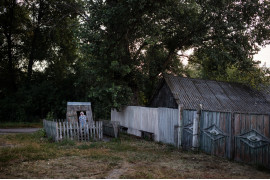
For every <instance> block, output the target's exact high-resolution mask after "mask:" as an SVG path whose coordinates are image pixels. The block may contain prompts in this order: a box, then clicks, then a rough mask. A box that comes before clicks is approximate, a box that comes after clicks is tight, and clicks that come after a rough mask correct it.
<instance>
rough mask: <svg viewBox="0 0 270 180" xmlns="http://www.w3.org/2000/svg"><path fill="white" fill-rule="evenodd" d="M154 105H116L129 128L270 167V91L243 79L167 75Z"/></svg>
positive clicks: (116, 114)
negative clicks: (256, 88)
mask: <svg viewBox="0 0 270 180" xmlns="http://www.w3.org/2000/svg"><path fill="white" fill-rule="evenodd" d="M149 106H150V107H138V106H137V107H136V106H128V107H125V108H123V110H122V111H120V112H117V111H115V110H112V114H111V119H112V120H113V121H119V122H120V125H121V126H122V128H123V129H125V130H126V131H127V133H130V134H134V135H137V136H144V135H145V134H149V135H151V136H153V139H154V140H155V141H159V142H163V143H169V144H174V145H175V146H177V147H180V146H181V147H182V148H184V149H195V150H198V149H200V150H202V151H204V152H206V153H209V154H213V155H217V156H222V157H226V158H229V159H234V160H236V161H241V162H247V163H253V164H260V165H264V166H266V167H268V168H270V122H269V114H270V95H269V92H267V90H263V91H258V90H254V89H251V88H249V87H247V86H244V85H241V84H238V83H227V82H218V81H212V80H202V79H192V78H185V77H177V76H172V75H165V76H164V78H163V80H162V81H161V83H160V85H159V86H158V88H157V89H156V91H155V93H154V94H153V97H152V99H151V101H150V105H149Z"/></svg>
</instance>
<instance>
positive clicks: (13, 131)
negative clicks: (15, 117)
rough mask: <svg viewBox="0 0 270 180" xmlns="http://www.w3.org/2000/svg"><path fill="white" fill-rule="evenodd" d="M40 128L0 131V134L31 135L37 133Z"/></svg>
mask: <svg viewBox="0 0 270 180" xmlns="http://www.w3.org/2000/svg"><path fill="white" fill-rule="evenodd" d="M39 129H40V128H16V129H15V128H12V129H0V134H9V133H33V132H36V131H38V130H39Z"/></svg>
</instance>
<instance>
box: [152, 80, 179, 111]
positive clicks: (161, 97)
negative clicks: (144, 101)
mask: <svg viewBox="0 0 270 180" xmlns="http://www.w3.org/2000/svg"><path fill="white" fill-rule="evenodd" d="M149 106H150V107H167V108H176V109H177V108H178V105H177V103H176V100H175V98H174V96H173V94H172V92H171V90H170V88H169V86H168V85H167V83H163V85H162V86H161V88H160V90H159V91H158V92H157V93H156V94H155V95H154V97H153V98H152V100H151V103H150V105H149Z"/></svg>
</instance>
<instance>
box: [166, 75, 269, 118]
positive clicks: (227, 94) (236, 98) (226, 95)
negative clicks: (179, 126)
mask: <svg viewBox="0 0 270 180" xmlns="http://www.w3.org/2000/svg"><path fill="white" fill-rule="evenodd" d="M164 79H165V82H166V83H167V84H168V86H169V88H170V90H171V91H172V94H173V96H174V98H175V99H176V102H177V103H178V104H183V106H184V108H185V109H197V108H198V106H199V104H202V105H203V109H205V110H210V111H235V112H250V113H251V112H253V113H263V114H268V113H270V101H269V100H270V89H267V90H264V91H257V90H254V89H251V88H249V87H247V86H244V85H241V84H238V83H227V82H218V81H212V80H203V79H193V78H186V77H178V76H172V75H164Z"/></svg>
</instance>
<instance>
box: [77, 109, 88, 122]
mask: <svg viewBox="0 0 270 180" xmlns="http://www.w3.org/2000/svg"><path fill="white" fill-rule="evenodd" d="M81 112H83V113H84V115H86V111H77V117H78V121H79V117H80V113H81ZM79 122H80V121H79Z"/></svg>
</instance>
